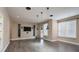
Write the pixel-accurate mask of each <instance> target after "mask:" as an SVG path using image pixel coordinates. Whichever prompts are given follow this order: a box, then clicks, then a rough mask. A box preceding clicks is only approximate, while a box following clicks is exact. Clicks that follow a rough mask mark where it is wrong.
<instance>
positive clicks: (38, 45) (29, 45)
mask: <svg viewBox="0 0 79 59" xmlns="http://www.w3.org/2000/svg"><path fill="white" fill-rule="evenodd" d="M5 52H79V46H78V45H73V44H68V43H63V42H49V41H45V40H16V41H11V42H10V44H9V46H8V48H7V49H6V51H5Z"/></svg>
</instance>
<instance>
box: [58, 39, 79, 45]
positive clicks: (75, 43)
mask: <svg viewBox="0 0 79 59" xmlns="http://www.w3.org/2000/svg"><path fill="white" fill-rule="evenodd" d="M58 41H60V42H65V43H70V44H74V45H79V43H77V42H70V41H66V40H58Z"/></svg>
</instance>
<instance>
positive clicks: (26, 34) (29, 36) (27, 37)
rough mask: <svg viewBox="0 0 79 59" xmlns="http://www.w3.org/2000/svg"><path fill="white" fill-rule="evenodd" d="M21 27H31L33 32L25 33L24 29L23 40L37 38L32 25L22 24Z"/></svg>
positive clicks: (22, 32)
mask: <svg viewBox="0 0 79 59" xmlns="http://www.w3.org/2000/svg"><path fill="white" fill-rule="evenodd" d="M21 27H31V31H29V32H28V33H27V32H25V31H24V30H23V28H21V38H25V39H32V38H35V36H33V25H32V24H21Z"/></svg>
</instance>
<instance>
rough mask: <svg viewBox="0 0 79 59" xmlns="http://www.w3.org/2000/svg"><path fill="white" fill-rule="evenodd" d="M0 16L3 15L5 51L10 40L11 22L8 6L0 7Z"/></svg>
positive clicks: (3, 49) (3, 46)
mask: <svg viewBox="0 0 79 59" xmlns="http://www.w3.org/2000/svg"><path fill="white" fill-rule="evenodd" d="M0 16H2V17H3V23H4V24H3V39H2V48H1V51H5V49H6V48H7V46H8V44H9V41H10V22H9V17H8V14H7V12H6V8H0Z"/></svg>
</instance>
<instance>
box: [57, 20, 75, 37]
mask: <svg viewBox="0 0 79 59" xmlns="http://www.w3.org/2000/svg"><path fill="white" fill-rule="evenodd" d="M58 36H59V37H71V38H76V20H72V21H65V22H59V23H58Z"/></svg>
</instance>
